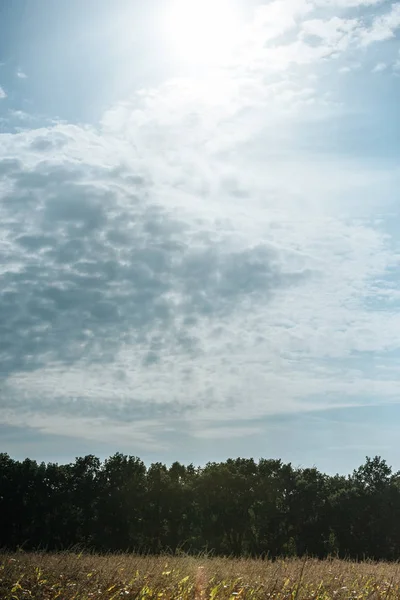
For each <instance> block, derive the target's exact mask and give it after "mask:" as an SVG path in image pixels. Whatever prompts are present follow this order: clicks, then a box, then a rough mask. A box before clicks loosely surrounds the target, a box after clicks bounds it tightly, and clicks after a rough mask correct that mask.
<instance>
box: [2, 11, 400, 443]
mask: <svg viewBox="0 0 400 600" xmlns="http://www.w3.org/2000/svg"><path fill="white" fill-rule="evenodd" d="M357 7H359V8H360V11H354V10H352V9H354V8H357ZM362 8H364V9H366V10H367V12H366V14H365V15H364V14H362V15H361V14H360V13H361V9H362ZM398 8H399V6H398V5H396V4H393V5H390V6H388V4H387V3H385V2H377V1H374V0H360V1H359V2H357V1H356V0H351V1H348V2H344V0H331V1H329V0H318V1H315V2H311V1H306V0H283V1H279V2H278V1H275V2H270V3H268V4H264V5H261V6H259V7H258V8H257V9H256V10H255V12H254V19H253V20H252V21H251V22H250V23H249V25H248V27H247V30H246V31H245V33H244V34H243V39H241V41H240V44H238V48H237V52H236V53H235V55H234V58H232V59H231V61H230V63H229V64H223V65H222V66H221V67H220V68H215V70H210V71H207V73H205V74H204V73H195V74H193V75H191V76H190V77H189V76H186V77H184V76H179V77H175V78H170V79H169V80H167V81H163V82H159V83H157V84H155V85H154V86H153V87H152V88H151V89H150V88H144V89H141V90H139V91H137V92H135V93H133V94H132V95H130V96H129V97H128V98H126V99H125V100H124V101H121V102H118V103H114V104H113V105H112V106H110V108H109V109H108V110H107V111H105V112H104V114H103V116H102V119H101V120H100V122H99V123H98V124H97V125H92V126H78V125H72V124H68V123H54V124H51V125H48V126H46V127H41V128H32V129H26V130H25V131H20V132H18V133H14V134H11V133H7V134H6V133H3V134H1V135H0V254H1V258H2V260H1V261H0V262H1V265H0V281H1V285H0V315H1V316H0V364H1V382H0V393H1V397H2V398H4V399H5V400H4V401H3V402H2V407H1V411H0V416H1V419H2V422H3V423H7V424H8V425H10V426H18V425H21V426H24V427H34V428H36V429H38V430H40V431H43V432H45V433H49V432H56V433H57V434H66V435H70V434H68V432H73V434H74V435H79V436H82V437H87V438H88V439H91V440H100V439H105V438H107V439H109V440H117V441H118V440H120V439H121V436H122V438H123V439H124V440H128V439H132V436H135V439H138V440H139V443H140V446H141V447H146V446H147V447H153V446H154V444H155V443H156V441H157V440H158V441H159V443H160V446H162V445H163V444H164V443H167V441H166V439H164V438H163V439H162V440H161V442H160V437H161V438H162V436H163V432H164V433H165V432H166V431H169V432H170V434H171V437H173V435H174V428H175V427H176V426H177V423H178V422H184V423H186V424H187V430H186V434H187V435H189V436H192V437H193V438H195V439H196V440H204V439H207V440H211V439H216V438H223V439H228V438H236V439H240V438H246V437H249V436H252V435H257V434H258V433H259V431H260V428H259V426H258V424H257V425H254V420H256V419H261V418H262V417H266V416H271V415H278V414H286V415H288V414H296V413H299V412H312V411H323V410H327V409H331V408H332V407H338V406H342V407H347V406H360V405H363V404H370V403H373V402H376V392H377V390H378V389H379V395H380V397H381V398H382V399H383V400H384V401H386V402H393V401H395V400H396V398H397V394H398V375H397V372H396V370H390V369H389V370H388V369H384V368H383V367H381V366H380V365H379V359H383V358H384V357H386V356H388V355H393V354H395V353H396V352H397V348H398V339H399V335H400V315H399V311H398V303H399V299H400V286H399V281H398V277H397V269H398V263H399V253H398V248H397V246H396V236H394V235H391V233H392V230H391V229H390V227H393V222H394V221H395V220H396V219H397V217H398V215H397V213H396V211H397V208H396V204H395V202H396V196H395V194H396V190H397V189H398V188H399V184H400V171H399V169H398V166H397V164H398V161H397V155H396V154H395V151H393V156H390V157H389V159H387V160H385V156H388V155H389V150H388V149H387V148H385V152H387V154H386V155H385V156H380V155H379V153H378V150H377V148H376V146H375V145H372V144H371V143H370V137H369V134H370V129H368V128H369V127H372V126H373V125H371V123H370V118H369V113H368V110H367V108H368V107H367V106H366V105H363V110H364V108H365V107H366V108H365V112H363V111H360V113H359V112H357V111H358V110H359V107H360V105H361V103H362V101H363V99H361V100H360V99H359V98H356V99H355V100H354V103H353V100H348V99H347V98H346V93H345V92H344V91H343V89H342V88H344V87H345V84H346V85H347V84H348V83H349V81H350V78H351V77H352V75H351V73H352V71H355V70H357V71H358V72H357V74H355V75H354V77H360V78H362V77H365V76H369V77H370V78H371V80H372V76H371V65H375V67H374V68H373V69H372V70H373V71H374V72H382V77H386V76H389V75H390V73H389V72H388V73H384V71H385V70H386V65H387V64H391V61H393V58H392V59H391V61H390V60H389V59H387V58H386V56H383V55H384V53H382V56H379V57H378V56H377V55H373V56H369V55H368V57H367V59H366V56H367V53H368V52H373V49H374V44H373V42H379V41H380V42H384V41H385V40H388V39H390V37H391V36H393V34H394V32H395V30H396V28H397V27H398V26H399V24H400V21H399V14H398ZM375 11H376V12H375ZM381 59H382V60H381ZM335 61H336V62H335ZM361 66H362V68H361ZM387 70H388V71H389V69H387ZM332 72H333V73H334V74H333V75H332ZM338 72H339V73H349V77H339V76H338ZM366 73H367V75H365V74H366ZM380 81H381V79H380ZM374 82H375V83H376V79H375V78H374ZM375 83H372V84H371V85H375ZM0 89H1V88H0ZM3 93H4V92H3ZM4 95H5V94H4ZM0 96H1V92H0ZM10 116H11V117H12V118H13V119H19V120H22V121H25V122H26V123H27V124H28V125H29V124H30V123H29V119H28V117H27V116H26V113H24V112H22V111H20V110H19V109H18V108H15V109H14V110H13V112H12V113H10ZM374 133H375V134H376V130H374ZM379 135H380V136H381V132H380V131H379ZM381 137H382V136H381ZM375 138H376V139H378V138H379V136H378V135H377V134H376V135H375V137H373V136H372V139H375ZM379 139H380V138H379ZM372 146H373V147H372ZM374 153H376V154H374ZM371 156H372V158H371ZM393 213H394V217H393V218H392V216H393ZM391 215H392V216H391ZM389 221H390V224H389V225H388V222H389ZM396 235H397V232H396ZM371 356H373V357H374V358H375V359H376V360H377V361H378V362H376V364H375V363H374V366H373V369H372V368H371ZM395 364H396V365H397V363H396V362H395ZM250 421H252V422H250Z"/></svg>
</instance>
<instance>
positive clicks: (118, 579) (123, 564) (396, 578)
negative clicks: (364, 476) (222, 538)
mask: <svg viewBox="0 0 400 600" xmlns="http://www.w3.org/2000/svg"><path fill="white" fill-rule="evenodd" d="M0 598H1V599H2V600H22V599H27V598H31V599H34V600H56V599H59V600H91V599H107V600H116V599H117V598H118V599H120V598H127V599H132V598H137V599H160V600H169V599H170V600H172V599H174V600H175V599H176V600H189V599H194V600H206V599H207V600H219V599H227V598H231V599H234V598H242V599H245V598H252V599H254V600H257V599H269V600H271V599H276V600H278V599H279V600H333V599H334V600H338V599H344V598H346V599H348V600H350V599H351V600H358V599H359V600H362V599H370V600H373V599H376V600H378V599H379V600H383V599H385V600H386V599H389V598H392V599H395V598H400V567H399V566H398V565H397V564H386V563H369V562H365V563H358V564H357V563H352V562H345V561H339V560H335V559H333V560H326V561H317V560H307V561H304V560H297V559H291V560H279V561H275V562H269V561H261V560H250V559H242V560H239V559H238V560H236V559H224V558H193V557H189V556H182V557H165V556H164V557H143V556H142V557H141V556H134V555H110V556H96V555H90V554H74V553H59V554H39V553H32V554H29V553H26V554H25V553H18V554H8V553H2V554H1V555H0Z"/></svg>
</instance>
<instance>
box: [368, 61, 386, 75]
mask: <svg viewBox="0 0 400 600" xmlns="http://www.w3.org/2000/svg"><path fill="white" fill-rule="evenodd" d="M387 68H388V66H387V64H386V63H384V62H380V63H377V64H376V65H375V67H374V68H373V69H372V73H382V71H386V69H387Z"/></svg>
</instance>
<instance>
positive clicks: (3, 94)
mask: <svg viewBox="0 0 400 600" xmlns="http://www.w3.org/2000/svg"><path fill="white" fill-rule="evenodd" d="M3 98H7V94H6V93H5V91H4V90H3V88H2V87H1V86H0V100H2V99H3Z"/></svg>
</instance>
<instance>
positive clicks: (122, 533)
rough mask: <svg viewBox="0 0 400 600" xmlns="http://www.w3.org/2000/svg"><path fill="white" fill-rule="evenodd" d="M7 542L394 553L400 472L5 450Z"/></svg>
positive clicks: (377, 466)
mask: <svg viewBox="0 0 400 600" xmlns="http://www.w3.org/2000/svg"><path fill="white" fill-rule="evenodd" d="M0 514H1V516H2V527H1V529H0V546H1V547H3V548H8V549H16V548H23V549H25V550H32V549H44V550H61V549H67V548H71V547H73V546H76V545H79V547H81V548H87V549H90V550H95V551H99V552H108V551H127V550H132V551H138V552H142V551H143V552H151V553H159V552H164V551H172V552H175V551H178V550H181V551H185V552H193V553H198V552H201V551H212V552H214V553H215V554H219V555H234V556H241V555H246V556H269V557H271V558H274V557H277V556H284V555H298V556H302V555H306V554H307V555H312V556H316V557H320V558H323V557H325V556H328V555H332V554H334V555H337V556H339V557H342V558H355V559H361V558H365V557H368V558H372V559H386V560H397V559H398V557H399V555H400V475H399V473H393V472H392V469H391V468H390V467H389V466H388V465H387V463H386V461H385V460H383V459H382V458H381V457H379V456H377V457H375V458H372V459H371V458H367V459H366V462H365V464H364V465H362V466H361V467H359V469H357V470H355V471H354V472H353V473H352V474H351V475H349V476H347V477H345V476H340V475H335V476H328V475H325V474H323V473H321V472H319V471H318V470H317V469H316V468H300V467H299V468H295V467H293V466H292V465H291V464H284V463H283V462H282V461H280V460H267V459H261V460H259V461H258V462H256V461H254V460H253V459H244V458H237V459H229V460H227V461H226V462H221V463H208V464H207V465H205V466H204V467H197V468H196V467H194V466H193V465H188V466H185V465H182V464H180V463H178V462H175V463H174V464H172V465H171V466H169V467H168V466H166V465H164V464H161V463H154V464H152V465H150V466H149V467H146V466H145V464H144V463H143V462H142V461H141V460H140V459H139V458H137V457H134V456H126V455H123V454H120V453H117V454H115V455H114V456H111V457H110V458H108V459H107V460H105V461H104V462H101V461H100V460H99V459H98V458H96V457H95V456H92V455H89V456H85V457H83V458H77V459H76V460H75V462H74V463H71V464H67V465H59V464H54V463H47V464H45V463H40V464H38V463H37V462H36V461H34V460H30V459H26V460H24V461H21V462H20V461H15V460H13V459H11V458H10V457H9V456H8V455H7V454H0Z"/></svg>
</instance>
